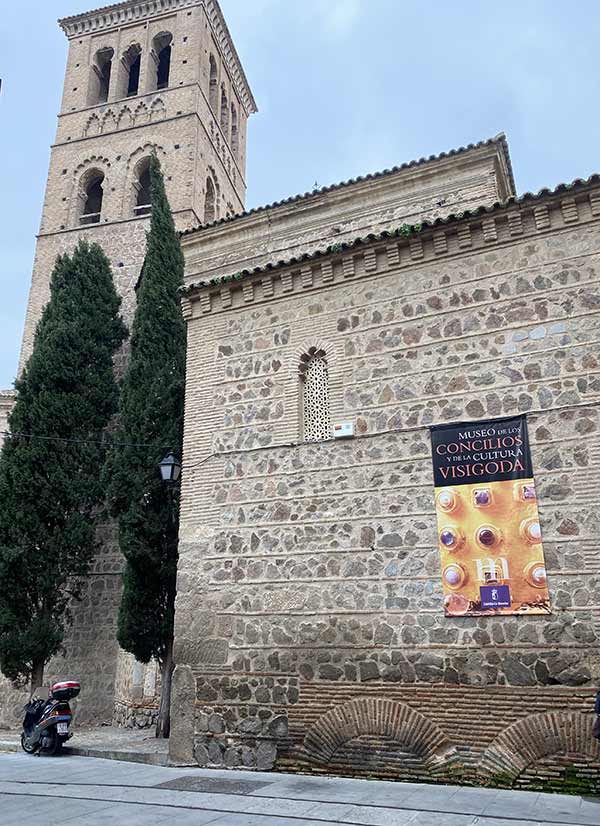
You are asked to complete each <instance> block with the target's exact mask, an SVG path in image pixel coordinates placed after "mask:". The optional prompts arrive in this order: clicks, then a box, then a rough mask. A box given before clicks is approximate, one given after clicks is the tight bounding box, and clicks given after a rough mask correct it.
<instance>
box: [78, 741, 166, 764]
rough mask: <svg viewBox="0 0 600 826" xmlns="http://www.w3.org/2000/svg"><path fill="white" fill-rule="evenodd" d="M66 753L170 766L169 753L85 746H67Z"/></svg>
mask: <svg viewBox="0 0 600 826" xmlns="http://www.w3.org/2000/svg"><path fill="white" fill-rule="evenodd" d="M63 752H64V753H65V754H72V755H74V756H76V757H96V758H98V759H101V760H122V761H123V762H125V763H145V764H146V765H149V766H168V765H169V755H168V754H156V753H148V754H144V752H137V751H117V750H112V749H95V748H84V747H79V746H65V747H64V748H63Z"/></svg>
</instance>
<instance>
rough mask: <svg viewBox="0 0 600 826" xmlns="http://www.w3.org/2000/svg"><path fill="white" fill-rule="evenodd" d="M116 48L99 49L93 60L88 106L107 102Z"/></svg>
mask: <svg viewBox="0 0 600 826" xmlns="http://www.w3.org/2000/svg"><path fill="white" fill-rule="evenodd" d="M114 55H115V52H114V49H99V50H98V51H97V52H96V54H95V56H94V60H93V62H92V75H91V79H90V87H89V90H88V106H95V105H96V104H97V103H106V101H107V100H108V92H109V89H110V75H111V72H112V60H113V57H114Z"/></svg>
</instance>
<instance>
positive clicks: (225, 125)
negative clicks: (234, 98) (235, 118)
mask: <svg viewBox="0 0 600 826" xmlns="http://www.w3.org/2000/svg"><path fill="white" fill-rule="evenodd" d="M221 129H222V130H223V134H224V135H225V137H226V138H227V137H229V132H228V130H229V106H228V104H227V95H226V94H225V87H224V86H221Z"/></svg>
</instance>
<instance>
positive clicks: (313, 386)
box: [300, 347, 331, 442]
mask: <svg viewBox="0 0 600 826" xmlns="http://www.w3.org/2000/svg"><path fill="white" fill-rule="evenodd" d="M310 350H312V351H313V352H312V353H311V352H310ZM310 350H309V352H308V353H307V354H305V355H303V356H302V359H301V363H300V375H301V376H302V379H303V382H304V386H303V388H302V435H303V438H304V441H305V442H319V441H322V440H323V439H330V438H331V416H330V412H329V373H328V369H327V359H326V357H325V353H324V351H323V350H317V349H316V348H313V347H311V348H310Z"/></svg>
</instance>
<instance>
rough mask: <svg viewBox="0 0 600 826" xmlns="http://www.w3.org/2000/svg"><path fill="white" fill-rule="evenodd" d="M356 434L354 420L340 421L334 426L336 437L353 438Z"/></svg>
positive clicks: (334, 435) (334, 436)
mask: <svg viewBox="0 0 600 826" xmlns="http://www.w3.org/2000/svg"><path fill="white" fill-rule="evenodd" d="M353 436H354V422H339V423H338V424H334V426H333V438H334V439H351V438H352V437H353Z"/></svg>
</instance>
